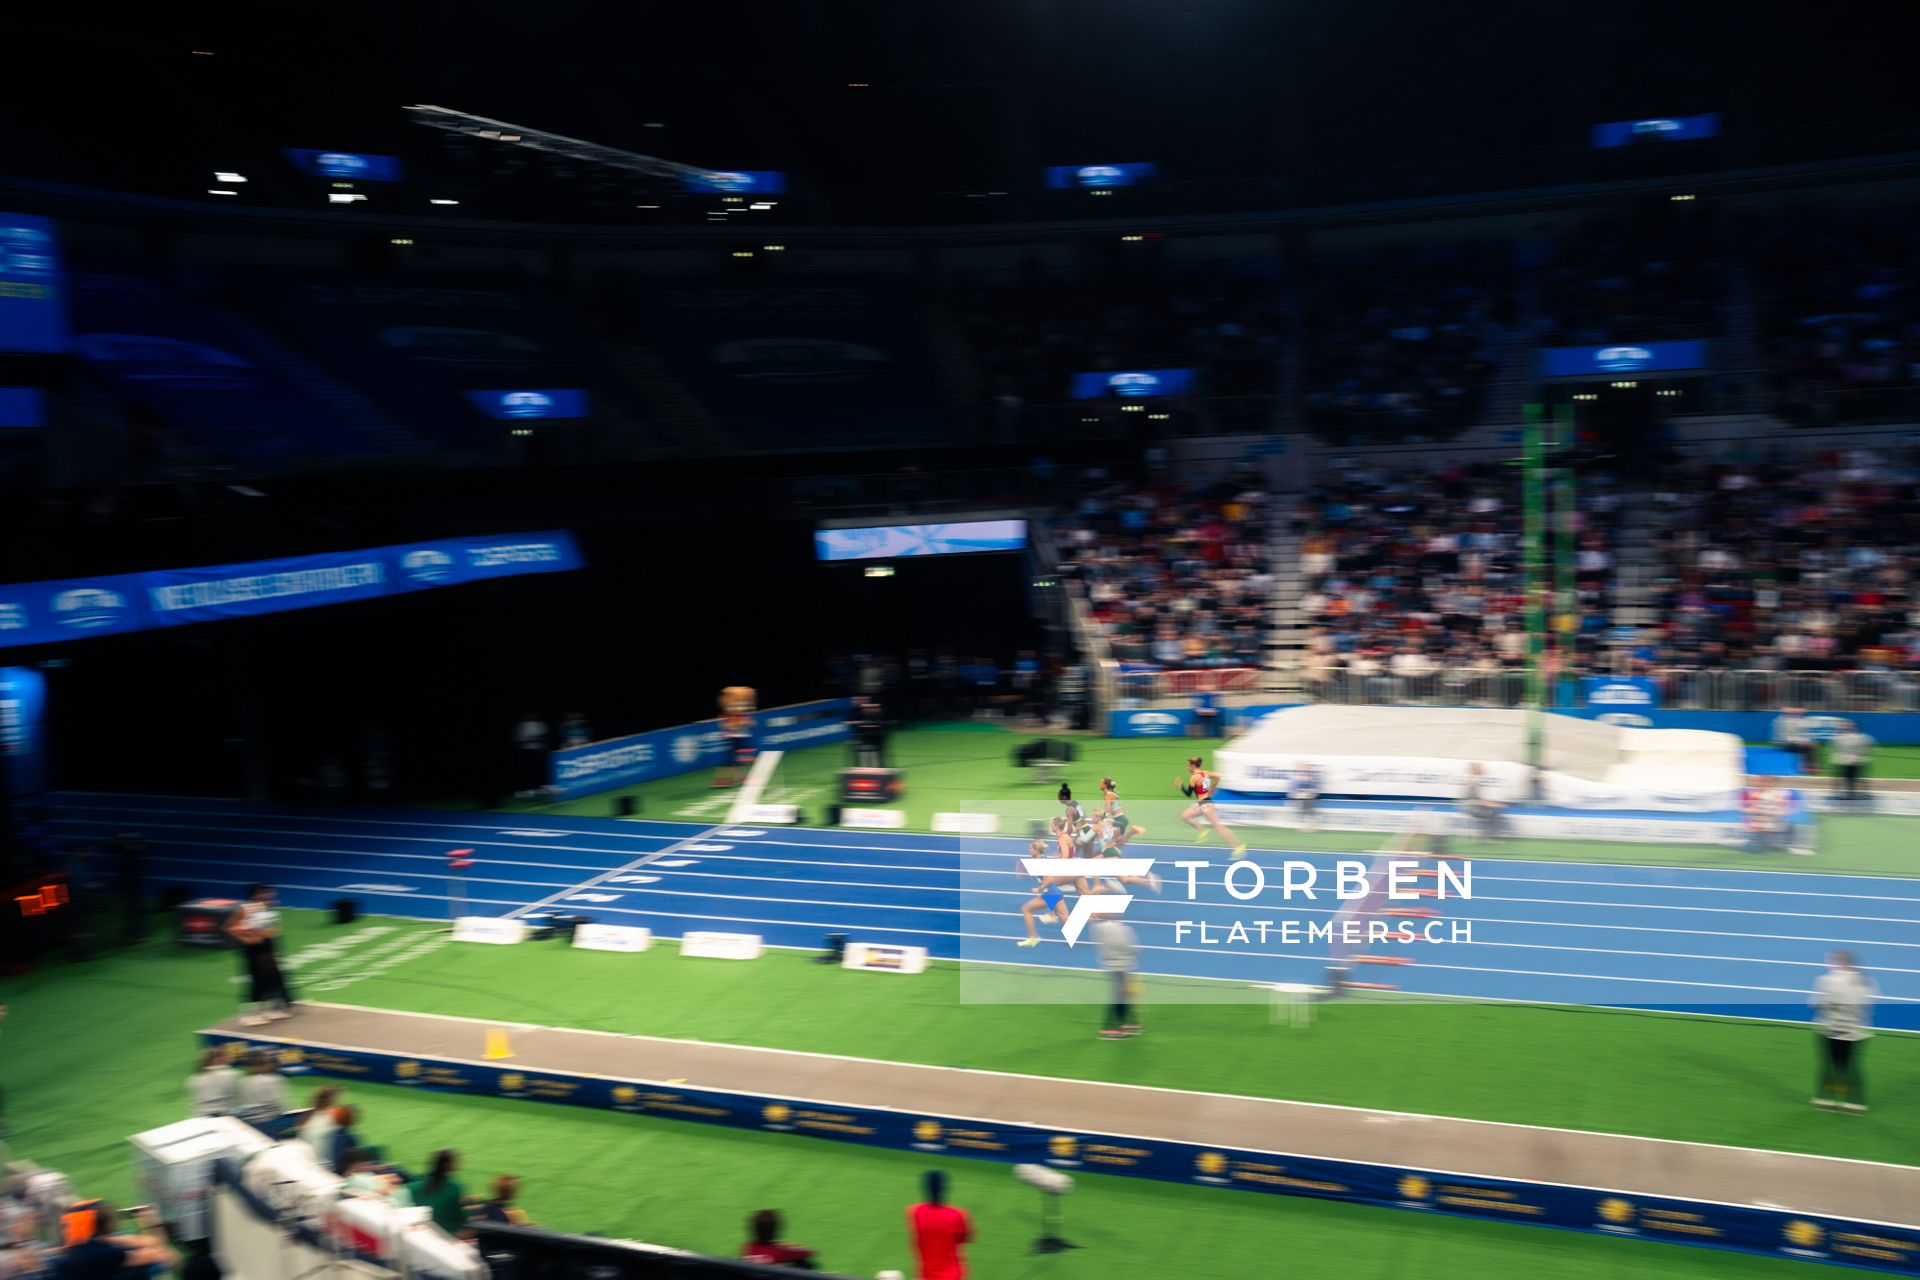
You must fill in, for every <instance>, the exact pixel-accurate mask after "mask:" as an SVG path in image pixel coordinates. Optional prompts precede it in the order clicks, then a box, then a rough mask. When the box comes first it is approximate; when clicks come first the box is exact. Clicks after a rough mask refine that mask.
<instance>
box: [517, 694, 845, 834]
mask: <svg viewBox="0 0 1920 1280" xmlns="http://www.w3.org/2000/svg"><path fill="white" fill-rule="evenodd" d="M852 711H853V701H852V699H849V698H828V699H825V700H823V701H820V702H803V703H800V704H798V705H796V706H791V707H773V708H769V709H768V710H765V711H760V712H756V713H755V714H754V717H753V745H754V747H755V748H757V749H759V750H762V751H784V750H789V749H792V748H795V747H813V746H825V745H828V744H831V743H836V742H845V741H846V740H847V735H848V732H849V730H848V728H847V718H848V716H849V715H851V714H852ZM726 755H727V740H726V739H725V738H723V737H721V736H720V722H719V721H718V720H702V721H699V722H698V723H696V724H683V725H676V726H674V727H673V728H670V729H655V730H652V731H651V732H648V733H636V734H630V735H629V736H627V737H624V738H608V739H606V740H604V741H602V742H590V743H588V744H587V745H586V746H584V747H569V748H567V749H566V750H564V751H555V752H553V753H552V754H550V755H549V756H548V757H547V760H548V778H549V780H550V783H551V786H552V788H553V790H554V792H555V794H556V795H557V796H558V797H559V798H561V799H567V800H571V799H574V798H576V797H579V796H588V795H592V794H594V793H595V792H596V791H611V790H613V789H614V788H616V787H629V786H633V785H634V784H635V783H640V782H652V781H653V780H655V779H656V778H670V777H673V776H674V775H676V774H681V773H690V772H692V771H693V770H695V769H712V768H714V767H716V766H718V765H720V764H722V763H724V762H725V760H726ZM776 820H777V819H774V818H755V819H753V821H756V822H773V821H776Z"/></svg>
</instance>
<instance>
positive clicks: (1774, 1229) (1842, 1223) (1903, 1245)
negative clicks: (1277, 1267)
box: [202, 1032, 1920, 1275]
mask: <svg viewBox="0 0 1920 1280" xmlns="http://www.w3.org/2000/svg"><path fill="white" fill-rule="evenodd" d="M202 1038H203V1039H204V1040H205V1041H206V1043H208V1044H209V1045H213V1046H221V1045H234V1046H238V1047H242V1048H248V1049H253V1048H258V1049H264V1050H266V1051H267V1052H269V1053H273V1054H276V1055H277V1056H278V1058H279V1061H280V1064H281V1070H282V1071H284V1072H286V1073H287V1074H290V1075H299V1074H308V1073H311V1074H315V1075H326V1076H336V1077H341V1078H344V1079H349V1080H363V1081H371V1082H373V1083H375V1084H391V1085H398V1086H400V1087H403V1088H413V1089H430V1090H434V1091H436V1092H443V1093H459V1094H471V1095H476V1096H480V1097H493V1098H512V1099H521V1100H526V1101H537V1102H557V1103H565V1104H568V1105H571V1106H577V1107H595V1108H599V1109H602V1110H609V1111H624V1112H628V1113H631V1114H638V1115H651V1116H658V1117H664V1118H667V1119H675V1120H694V1121H699V1122H701V1123H704V1124H717V1125H725V1126H727V1127H728V1128H733V1129H746V1130H755V1131H759V1132H764V1133H784V1134H797V1135H800V1136H802V1137H812V1138H829V1139H832V1140H834V1141H838V1142H852V1143H857V1144H859V1145H861V1146H868V1147H881V1148H887V1149H891V1150H897V1151H918V1152H926V1153H938V1154H942V1155H954V1156H968V1157H973V1158H975V1159H983V1160H996V1161H1000V1162H1002V1163H1008V1164H1017V1163H1037V1164H1046V1165H1050V1166H1052V1167H1054V1168H1056V1169H1062V1170H1068V1171H1072V1172H1075V1173H1109V1174H1118V1175H1121V1176H1124V1177H1135V1178H1152V1179H1155V1180H1156V1181H1161V1182H1177V1183H1185V1184H1188V1185H1194V1186H1204V1187H1217V1188H1224V1189H1232V1190H1240V1191H1264V1192H1268V1193H1271V1194H1276V1195H1297V1196H1312V1197H1314V1198H1316V1199H1325V1200H1343V1201H1348V1202H1351V1203H1359V1204H1372V1205H1378V1206H1384V1207H1392V1208H1401V1209H1410V1210H1415V1211H1419V1212H1424V1213H1446V1214H1454V1215H1458V1216H1461V1217H1471V1218H1482V1219H1492V1220H1495V1221H1503V1222H1530V1223H1535V1224H1539V1225H1545V1226H1554V1227H1562V1228H1567V1229H1570V1230H1575V1231H1592V1232H1597V1233H1601V1234H1606V1235H1618V1236H1627V1237H1633V1238H1639V1239H1643V1240H1663V1241H1667V1242H1670V1243H1677V1244H1690V1245H1701V1246H1707V1247H1711V1248H1720V1249H1733V1250H1737V1251H1740V1252H1744V1253H1760V1254H1767V1255H1769V1256H1773V1257H1781V1258H1795V1259H1802V1260H1807V1261H1818V1262H1831V1263H1842V1264H1850V1265H1853V1266H1860V1267H1870V1268H1875V1269H1879V1270H1884V1271H1894V1272H1898V1273H1900V1274H1903V1275H1920V1230H1913V1229H1910V1228H1904V1227H1899V1226H1889V1225H1885V1224H1880V1223H1874V1222H1856V1221H1849V1220H1847V1219H1843V1218H1828V1217H1822V1216H1818V1215H1813V1214H1797V1213H1791V1212H1787V1211H1783V1210H1778V1209H1758V1208H1751V1207H1748V1206H1745V1205H1734V1204H1721V1203H1717V1202H1714V1201H1690V1200H1672V1199H1665V1198H1661V1197H1656V1196H1641V1195H1635V1194H1632V1193H1628V1192H1618V1191H1604V1190H1599V1189H1596V1188H1592V1187H1580V1186H1566V1185H1560V1184H1555V1183H1543V1182H1520V1181H1510V1180H1506V1179H1499V1178H1485V1177H1478V1176H1474V1175H1470V1174H1457V1173H1449V1172H1444V1171H1441V1170H1436V1169H1416V1168H1406V1167H1400V1166H1394V1165H1381V1164H1362V1163H1359V1162H1357V1161H1348V1160H1331V1159H1326V1158H1323V1157H1314V1156H1296V1155H1291V1154H1287V1153H1284V1152H1275V1151H1256V1150H1244V1149H1237V1148H1231V1147H1207V1146H1200V1145H1197V1144H1194V1143H1187V1142H1173V1141H1163V1140H1160V1139H1157V1138H1134V1137H1119V1136H1116V1135H1113V1134H1105V1133H1090V1132H1085V1131H1080V1130H1073V1129H1049V1128H1038V1127H1035V1126H1031V1125H1024V1124H1015V1123H1002V1122H999V1121H994V1120H982V1119H975V1118H970V1117H963V1116H952V1115H942V1114H938V1113H933V1112H918V1113H916V1112H906V1111H892V1110H874V1109H870V1108H866V1107H854V1106H840V1105H836V1104H831V1103H819V1102H813V1101H808V1100H805V1099H800V1098H786V1097H777V1096H770V1095H761V1094H749V1093H736V1092H729V1091H725V1090H719V1089H703V1088H696V1087H690V1086H684V1085H678V1084H674V1085H662V1084H660V1083H657V1082H653V1081H645V1080H632V1081H623V1080H615V1079H608V1078H606V1077H604V1076H589V1075H576V1074H574V1073H572V1072H566V1071H542V1070H537V1069H534V1068H530V1067H525V1066H515V1065H512V1064H502V1065H494V1064H492V1063H484V1062H474V1061H470V1060H467V1059H464V1058H436V1057H429V1056H424V1055H420V1056H408V1055H401V1054H388V1053H373V1052H367V1051H363V1050H358V1049H344V1048H343V1049H319V1048H311V1047H307V1046H300V1047H295V1046H291V1045H287V1044H284V1043H282V1042H279V1041H275V1040H272V1039H269V1038H266V1037H261V1036H245V1037H241V1036H233V1035H228V1034H226V1033H222V1032H203V1033H202Z"/></svg>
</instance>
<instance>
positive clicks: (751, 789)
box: [727, 751, 786, 822]
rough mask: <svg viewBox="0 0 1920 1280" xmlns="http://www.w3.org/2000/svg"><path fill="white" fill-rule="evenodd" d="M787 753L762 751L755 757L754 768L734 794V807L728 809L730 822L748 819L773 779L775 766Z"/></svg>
mask: <svg viewBox="0 0 1920 1280" xmlns="http://www.w3.org/2000/svg"><path fill="white" fill-rule="evenodd" d="M785 754H786V753H785V752H784V751H762V752H761V753H760V754H759V755H757V756H755V757H754V759H753V768H751V769H749V770H747V780H746V781H745V782H743V783H741V784H740V790H738V791H736V792H735V793H734V796H733V807H732V808H731V809H728V810H727V821H728V822H745V821H746V816H747V814H749V813H751V812H752V811H753V807H754V806H755V805H757V804H759V803H760V793H761V792H762V791H765V790H766V789H767V783H769V782H771V781H772V780H773V770H774V767H775V766H776V765H778V764H779V763H780V757H781V756H783V755H785Z"/></svg>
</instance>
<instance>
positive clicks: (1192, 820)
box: [1180, 756, 1247, 859]
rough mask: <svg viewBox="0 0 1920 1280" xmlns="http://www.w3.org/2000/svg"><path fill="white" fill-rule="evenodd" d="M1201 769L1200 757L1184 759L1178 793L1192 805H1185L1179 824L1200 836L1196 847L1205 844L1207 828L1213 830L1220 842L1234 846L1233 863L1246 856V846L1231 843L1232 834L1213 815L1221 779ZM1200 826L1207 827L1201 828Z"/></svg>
mask: <svg viewBox="0 0 1920 1280" xmlns="http://www.w3.org/2000/svg"><path fill="white" fill-rule="evenodd" d="M1200 765H1201V760H1200V757H1199V756H1188V757H1187V780H1186V781H1185V782H1184V783H1182V784H1181V786H1180V791H1181V793H1182V794H1184V795H1189V796H1192V797H1193V803H1192V804H1190V805H1188V806H1187V811H1186V812H1185V813H1183V814H1181V815H1180V821H1182V822H1184V823H1186V824H1187V825H1188V826H1190V827H1192V828H1193V829H1194V830H1195V831H1198V832H1199V833H1200V835H1199V837H1198V838H1197V839H1195V840H1194V843H1195V844H1199V843H1200V842H1201V841H1203V840H1205V839H1206V838H1207V827H1212V828H1213V829H1214V830H1215V831H1218V832H1219V833H1220V838H1221V839H1222V840H1225V841H1226V842H1227V843H1228V844H1230V845H1232V846H1233V856H1234V857H1235V858H1236V859H1239V858H1244V857H1246V856H1247V846H1246V845H1245V844H1244V843H1243V842H1241V841H1238V840H1235V839H1234V837H1233V832H1231V831H1229V830H1227V827H1226V824H1225V823H1223V822H1221V821H1220V817H1219V815H1218V814H1216V813H1214V811H1213V791H1214V788H1215V787H1217V786H1219V785H1220V775H1219V774H1217V773H1210V772H1208V771H1207V770H1206V769H1203V768H1201V767H1200ZM1203 822H1204V823H1205V824H1206V826H1202V825H1201V823H1203Z"/></svg>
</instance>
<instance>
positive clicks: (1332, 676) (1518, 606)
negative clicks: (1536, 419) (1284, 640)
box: [1292, 464, 1620, 694]
mask: <svg viewBox="0 0 1920 1280" xmlns="http://www.w3.org/2000/svg"><path fill="white" fill-rule="evenodd" d="M1576 492H1577V493H1578V498H1579V500H1578V504H1577V505H1578V510H1577V513H1576V527H1575V530H1574V536H1575V544H1576V574H1575V587H1576V589H1575V599H1574V608H1573V611H1572V612H1570V613H1563V614H1561V615H1559V616H1558V617H1557V618H1556V620H1555V623H1554V625H1555V627H1556V629H1557V630H1558V631H1559V632H1560V633H1561V634H1564V635H1571V636H1572V637H1574V640H1575V643H1576V646H1577V649H1578V652H1579V654H1580V655H1581V656H1582V658H1587V657H1590V656H1591V655H1592V654H1593V653H1594V652H1595V651H1596V650H1597V649H1598V647H1599V645H1600V642H1601V639H1602V636H1603V634H1604V632H1605V629H1606V625H1607V618H1608V609H1609V606H1610V593H1611V579H1612V571H1613V556H1614V551H1613V528H1614V524H1615V519H1616V515H1617V512H1618V509H1619V504H1620V497H1619V493H1618V491H1617V489H1616V488H1615V487H1614V485H1613V484H1612V482H1611V481H1610V479H1609V478H1608V477H1607V476H1606V475H1605V473H1602V472H1593V473H1591V474H1583V475H1582V476H1581V478H1580V481H1579V485H1578V488H1577V490H1576ZM1292 519H1293V521H1294V525H1295V527H1296V528H1297V529H1298V530H1299V532H1300V533H1301V552H1300V569H1301V577H1302V580H1303V586H1304V589H1303V592H1302V595H1301V597H1300V600H1299V611H1300V618H1301V621H1302V622H1303V623H1304V624H1305V625H1306V626H1307V628H1308V630H1307V647H1306V652H1305V654H1304V655H1303V657H1302V664H1303V674H1304V676H1305V677H1306V680H1307V684H1308V688H1309V689H1310V690H1321V691H1324V690H1325V689H1326V686H1328V685H1329V684H1330V683H1336V682H1338V681H1340V680H1341V679H1343V678H1347V679H1351V678H1363V679H1371V678H1393V679H1397V680H1400V681H1404V682H1418V681H1421V680H1426V679H1429V678H1432V677H1435V676H1438V675H1440V674H1441V673H1443V672H1444V673H1451V674H1458V673H1461V672H1467V671H1490V670H1503V669H1504V670H1519V669H1520V668H1522V667H1523V666H1524V665H1525V664H1526V660H1527V653H1528V649H1527V629H1526V616H1525V615H1526V601H1525V598H1524V595H1523V573H1524V568H1525V566H1524V565H1523V563H1522V557H1523V547H1522V538H1521V527H1522V508H1521V493H1520V477H1519V473H1518V472H1517V470H1516V469H1514V468H1511V467H1505V466H1499V465H1494V464H1480V465H1474V466H1457V467H1452V468H1448V469H1445V470H1441V471H1435V472H1424V471H1405V472H1397V473H1387V472H1381V471H1373V470H1368V469H1363V468H1357V467H1351V466H1349V467H1347V468H1346V469H1344V470H1343V472H1342V473H1341V474H1340V475H1339V476H1338V477H1337V478H1336V479H1334V480H1332V481H1330V482H1328V483H1325V484H1323V485H1321V486H1319V487H1317V488H1315V489H1313V490H1311V491H1309V492H1307V493H1306V494H1304V495H1302V497H1301V498H1300V499H1299V500H1298V501H1297V503H1296V505H1295V507H1294V509H1293V512H1292ZM1415 688H1417V685H1416V686H1415ZM1398 692H1400V693H1403V694H1409V693H1412V692H1414V689H1412V688H1409V689H1401V690H1398Z"/></svg>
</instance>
